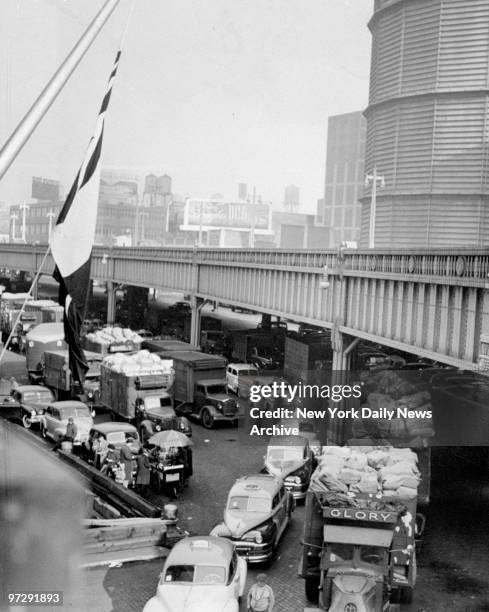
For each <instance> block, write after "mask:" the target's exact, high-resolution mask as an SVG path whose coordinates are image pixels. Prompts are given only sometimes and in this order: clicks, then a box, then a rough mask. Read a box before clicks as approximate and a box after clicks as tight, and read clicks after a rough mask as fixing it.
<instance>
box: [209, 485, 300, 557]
mask: <svg viewBox="0 0 489 612" xmlns="http://www.w3.org/2000/svg"><path fill="white" fill-rule="evenodd" d="M294 505H295V504H294V499H293V497H292V494H291V493H290V492H289V491H287V490H286V489H285V486H284V483H283V481H282V480H281V479H280V478H277V477H276V476H272V475H270V474H254V475H251V476H243V477H242V478H239V479H238V480H237V481H236V482H235V483H234V485H233V486H232V487H231V490H230V492H229V495H228V499H227V503H226V508H225V510H224V522H223V523H220V524H219V525H216V527H214V529H213V530H212V531H211V535H215V536H221V537H226V538H229V539H230V540H231V541H232V542H233V544H234V545H235V546H236V551H237V552H238V554H239V555H241V556H243V557H244V558H245V559H246V560H247V561H248V562H249V563H263V562H268V561H270V560H271V559H273V557H274V555H275V553H276V551H277V547H278V545H279V542H280V539H281V537H282V536H283V534H284V532H285V529H286V528H287V525H288V524H289V522H290V518H291V514H292V512H293V510H294Z"/></svg>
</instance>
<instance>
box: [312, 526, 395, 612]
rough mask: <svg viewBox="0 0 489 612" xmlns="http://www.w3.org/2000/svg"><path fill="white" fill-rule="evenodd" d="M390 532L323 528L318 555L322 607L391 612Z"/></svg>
mask: <svg viewBox="0 0 489 612" xmlns="http://www.w3.org/2000/svg"><path fill="white" fill-rule="evenodd" d="M392 537H393V532H392V529H380V528H369V527H361V528H360V527H356V528H355V529H351V527H349V526H346V525H326V526H325V528H324V546H323V553H322V556H321V566H320V567H321V578H320V582H319V594H320V603H321V607H322V608H323V609H324V610H329V611H330V612H340V611H341V612H343V611H344V610H352V611H354V610H355V611H356V612H379V611H381V610H389V609H390V595H391V594H390V589H389V585H390V583H391V579H390V576H391V574H392V566H391V564H390V555H389V548H390V546H391V543H392Z"/></svg>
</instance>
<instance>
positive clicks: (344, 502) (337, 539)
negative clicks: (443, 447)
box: [299, 446, 429, 612]
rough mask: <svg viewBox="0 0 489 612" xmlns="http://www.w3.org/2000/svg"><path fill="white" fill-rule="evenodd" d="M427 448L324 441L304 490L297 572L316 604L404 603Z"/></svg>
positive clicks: (420, 520)
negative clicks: (302, 534)
mask: <svg viewBox="0 0 489 612" xmlns="http://www.w3.org/2000/svg"><path fill="white" fill-rule="evenodd" d="M427 451H428V449H422V450H421V451H418V453H415V452H414V451H412V450H410V449H406V448H393V447H372V446H367V447H359V446H345V447H333V446H330V447H326V448H325V449H323V452H324V454H323V455H322V457H321V460H320V463H319V465H318V467H317V469H316V471H315V472H314V474H313V477H312V479H311V484H310V487H309V490H308V492H307V496H306V508H305V521H304V537H303V551H302V557H301V563H300V569H299V574H300V576H301V577H302V578H304V580H305V591H306V597H307V599H308V600H309V601H311V602H314V603H317V604H319V607H320V609H321V610H329V611H331V612H340V611H341V612H343V611H344V610H350V609H351V610H364V611H365V612H381V611H383V610H391V609H396V608H394V607H393V606H394V605H396V604H399V603H410V602H411V601H412V598H413V590H414V586H415V584H416V542H417V541H419V539H420V538H421V536H422V533H423V529H424V523H425V519H424V515H422V514H421V513H419V512H418V510H419V507H420V506H424V505H425V504H426V503H427V502H428V496H429V460H427V457H426V454H427Z"/></svg>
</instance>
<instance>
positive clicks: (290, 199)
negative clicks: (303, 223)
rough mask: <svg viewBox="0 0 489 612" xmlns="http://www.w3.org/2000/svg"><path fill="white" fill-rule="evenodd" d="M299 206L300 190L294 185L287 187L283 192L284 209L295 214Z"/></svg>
mask: <svg viewBox="0 0 489 612" xmlns="http://www.w3.org/2000/svg"><path fill="white" fill-rule="evenodd" d="M299 206H300V189H299V187H296V186H295V185H287V187H286V188H285V192H284V208H285V210H286V211H288V212H297V211H298V209H299Z"/></svg>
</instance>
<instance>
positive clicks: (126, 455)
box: [119, 444, 132, 489]
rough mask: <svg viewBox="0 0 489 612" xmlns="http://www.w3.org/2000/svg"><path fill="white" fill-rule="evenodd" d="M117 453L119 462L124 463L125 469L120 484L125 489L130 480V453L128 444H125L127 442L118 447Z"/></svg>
mask: <svg viewBox="0 0 489 612" xmlns="http://www.w3.org/2000/svg"><path fill="white" fill-rule="evenodd" d="M119 453H120V457H121V462H122V463H123V464H124V470H125V478H124V482H123V483H122V484H123V485H124V487H126V489H127V487H128V486H129V483H130V482H131V481H132V453H131V449H130V448H129V446H127V444H123V445H122V446H121V447H120V449H119Z"/></svg>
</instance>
